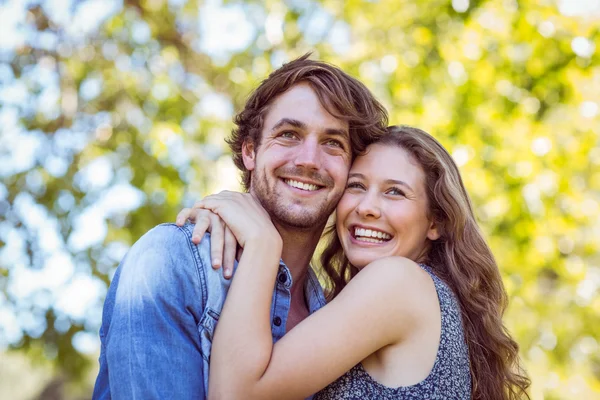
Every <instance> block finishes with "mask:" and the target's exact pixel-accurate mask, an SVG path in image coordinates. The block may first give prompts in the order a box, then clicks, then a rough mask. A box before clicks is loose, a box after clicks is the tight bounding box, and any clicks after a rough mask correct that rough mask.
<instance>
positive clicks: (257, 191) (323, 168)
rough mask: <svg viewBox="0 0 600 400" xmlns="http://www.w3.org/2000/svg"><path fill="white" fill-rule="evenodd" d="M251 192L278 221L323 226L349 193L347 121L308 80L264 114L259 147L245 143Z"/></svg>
mask: <svg viewBox="0 0 600 400" xmlns="http://www.w3.org/2000/svg"><path fill="white" fill-rule="evenodd" d="M243 157H244V164H245V165H246V168H247V169H248V170H250V171H252V180H251V183H250V193H252V194H253V195H255V196H256V197H257V198H258V199H259V200H260V202H261V203H262V205H263V207H264V208H265V209H266V210H267V212H268V213H269V214H270V215H271V218H272V219H273V220H274V222H278V223H280V224H282V225H284V226H288V227H291V228H297V229H311V228H320V227H321V225H322V224H324V223H325V222H326V221H327V218H328V217H329V215H330V214H331V213H332V212H333V210H334V209H335V206H336V204H337V203H338V201H339V199H340V197H341V196H342V194H343V193H344V189H345V187H346V180H347V177H348V170H349V169H350V159H351V151H350V137H349V132H348V123H347V122H345V121H342V120H339V119H337V118H335V117H333V116H332V115H331V114H329V113H328V112H327V110H325V108H323V106H322V105H321V103H320V102H319V99H318V97H317V94H316V93H315V92H314V90H313V89H312V88H311V87H310V86H309V85H308V84H305V83H301V84H298V85H295V86H293V87H292V88H290V89H289V90H288V91H287V92H285V93H283V94H281V95H279V96H278V97H277V98H276V99H275V100H274V101H273V102H272V103H271V105H270V107H269V110H268V112H267V114H266V116H265V120H264V124H263V129H262V132H261V143H260V146H259V147H258V149H256V147H254V146H252V144H248V143H246V144H245V145H244V150H243Z"/></svg>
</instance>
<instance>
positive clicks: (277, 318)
mask: <svg viewBox="0 0 600 400" xmlns="http://www.w3.org/2000/svg"><path fill="white" fill-rule="evenodd" d="M273 324H274V325H275V326H281V318H279V317H275V318H273Z"/></svg>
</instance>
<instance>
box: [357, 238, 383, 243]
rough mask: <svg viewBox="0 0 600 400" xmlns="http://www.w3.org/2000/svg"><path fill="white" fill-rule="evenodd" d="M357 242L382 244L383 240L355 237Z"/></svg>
mask: <svg viewBox="0 0 600 400" xmlns="http://www.w3.org/2000/svg"><path fill="white" fill-rule="evenodd" d="M356 239H357V240H359V241H361V242H368V243H384V241H383V240H381V239H373V238H368V237H357V238H356Z"/></svg>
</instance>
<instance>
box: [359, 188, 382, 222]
mask: <svg viewBox="0 0 600 400" xmlns="http://www.w3.org/2000/svg"><path fill="white" fill-rule="evenodd" d="M355 212H356V213H357V214H358V215H359V216H360V217H361V218H364V219H368V218H376V219H377V218H379V217H381V208H380V204H379V198H378V196H377V194H376V193H369V192H368V193H365V195H364V197H363V198H362V199H361V201H360V203H358V205H357V206H356V209H355Z"/></svg>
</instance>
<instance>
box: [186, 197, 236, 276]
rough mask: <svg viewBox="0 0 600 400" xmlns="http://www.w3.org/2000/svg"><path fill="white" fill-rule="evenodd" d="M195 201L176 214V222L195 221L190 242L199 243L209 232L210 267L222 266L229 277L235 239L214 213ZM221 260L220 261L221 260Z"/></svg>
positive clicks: (234, 252)
mask: <svg viewBox="0 0 600 400" xmlns="http://www.w3.org/2000/svg"><path fill="white" fill-rule="evenodd" d="M198 204H199V202H196V203H195V204H194V206H193V207H192V208H184V209H183V210H181V211H180V212H179V214H177V219H176V222H175V223H176V224H177V225H179V226H183V225H184V224H185V221H186V220H188V219H189V220H190V221H191V222H192V223H195V224H196V225H195V226H194V231H193V233H192V242H194V243H195V244H199V243H200V241H201V240H202V238H203V237H204V233H205V232H210V258H211V262H212V267H213V268H214V269H219V268H220V267H221V266H222V267H223V276H224V277H225V278H226V279H230V278H231V276H232V274H233V264H234V262H235V257H236V253H237V248H238V246H237V240H236V239H235V236H234V235H233V233H231V229H229V227H227V225H225V223H224V222H223V220H222V219H221V218H220V217H219V216H218V215H217V214H215V213H213V212H212V211H210V210H207V209H201V208H198ZM221 261H222V262H221Z"/></svg>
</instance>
